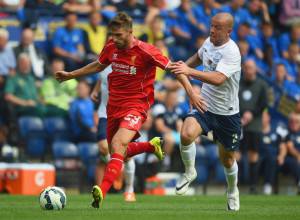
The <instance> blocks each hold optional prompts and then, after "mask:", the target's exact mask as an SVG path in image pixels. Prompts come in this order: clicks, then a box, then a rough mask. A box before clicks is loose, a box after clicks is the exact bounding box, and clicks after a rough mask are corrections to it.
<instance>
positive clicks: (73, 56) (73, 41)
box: [52, 13, 85, 70]
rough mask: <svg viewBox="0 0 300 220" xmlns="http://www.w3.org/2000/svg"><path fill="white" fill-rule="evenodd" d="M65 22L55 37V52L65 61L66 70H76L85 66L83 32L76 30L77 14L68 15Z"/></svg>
mask: <svg viewBox="0 0 300 220" xmlns="http://www.w3.org/2000/svg"><path fill="white" fill-rule="evenodd" d="M65 22H66V25H65V26H64V27H60V28H58V29H57V30H56V31H55V33H54V35H53V39H52V40H53V52H54V55H55V56H56V57H59V58H61V59H62V60H63V61H64V63H65V65H66V70H74V69H78V68H80V67H81V66H82V65H83V64H84V59H85V51H84V46H83V34H82V30H80V29H78V28H76V24H77V15H76V14H75V13H68V14H66V16H65Z"/></svg>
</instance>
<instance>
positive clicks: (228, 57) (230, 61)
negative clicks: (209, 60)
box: [216, 48, 241, 78]
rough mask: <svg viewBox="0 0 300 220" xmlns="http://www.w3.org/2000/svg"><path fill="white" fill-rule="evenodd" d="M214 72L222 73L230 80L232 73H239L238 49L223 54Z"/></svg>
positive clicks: (239, 58)
mask: <svg viewBox="0 0 300 220" xmlns="http://www.w3.org/2000/svg"><path fill="white" fill-rule="evenodd" d="M216 71H217V72H220V73H223V74H224V75H225V76H226V77H227V78H230V77H231V76H232V75H233V74H234V73H236V72H239V71H241V55H240V52H239V50H238V48H236V50H232V51H229V53H224V55H223V57H222V58H221V60H220V61H219V62H218V64H217V67H216Z"/></svg>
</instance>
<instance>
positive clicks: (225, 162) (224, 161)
mask: <svg viewBox="0 0 300 220" xmlns="http://www.w3.org/2000/svg"><path fill="white" fill-rule="evenodd" d="M220 160H221V163H222V164H223V166H224V167H226V168H231V167H232V166H233V164H234V161H235V160H234V159H233V158H230V157H223V158H220Z"/></svg>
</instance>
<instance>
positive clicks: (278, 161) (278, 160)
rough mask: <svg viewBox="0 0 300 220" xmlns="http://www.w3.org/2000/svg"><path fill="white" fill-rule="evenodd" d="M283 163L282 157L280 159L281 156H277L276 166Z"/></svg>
mask: <svg viewBox="0 0 300 220" xmlns="http://www.w3.org/2000/svg"><path fill="white" fill-rule="evenodd" d="M283 162H284V157H282V156H280V155H279V156H278V157H277V163H278V165H279V166H281V165H282V164H283Z"/></svg>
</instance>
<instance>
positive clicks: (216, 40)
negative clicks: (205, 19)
mask: <svg viewBox="0 0 300 220" xmlns="http://www.w3.org/2000/svg"><path fill="white" fill-rule="evenodd" d="M229 34H230V30H229V29H228V27H227V26H226V24H225V22H223V21H221V20H218V19H215V18H212V20H211V25H210V42H212V43H213V44H214V45H215V46H221V45H222V44H224V43H225V42H226V41H227V40H228V38H229Z"/></svg>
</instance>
